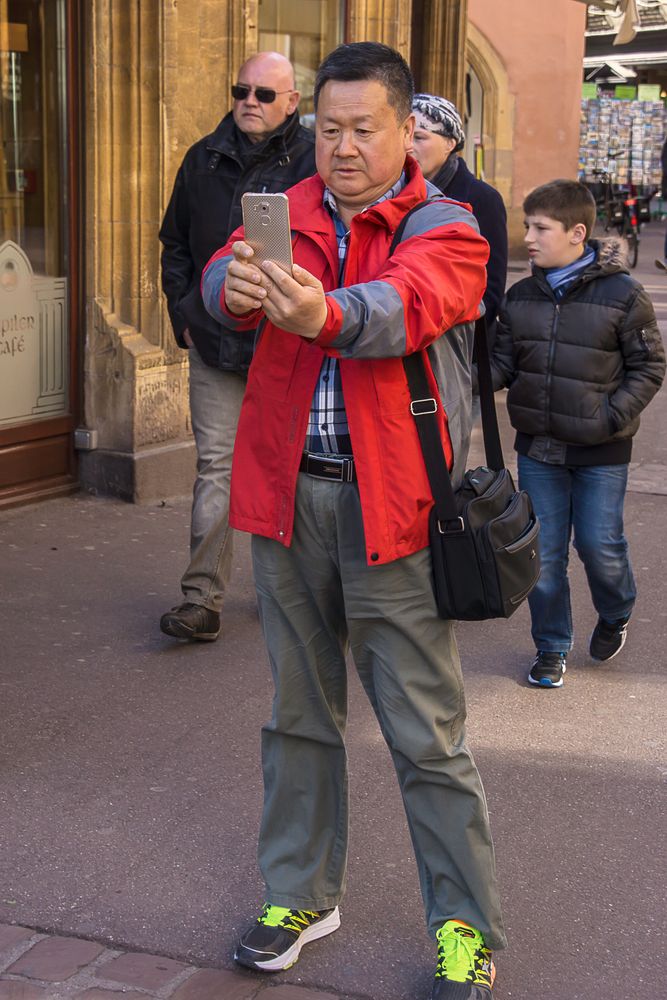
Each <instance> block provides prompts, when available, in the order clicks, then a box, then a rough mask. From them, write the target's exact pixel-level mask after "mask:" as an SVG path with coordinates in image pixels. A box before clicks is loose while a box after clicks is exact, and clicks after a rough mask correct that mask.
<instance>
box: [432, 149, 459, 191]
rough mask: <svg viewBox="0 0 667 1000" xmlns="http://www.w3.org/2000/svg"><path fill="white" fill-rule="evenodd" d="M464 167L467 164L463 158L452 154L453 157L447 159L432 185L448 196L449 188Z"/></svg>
mask: <svg viewBox="0 0 667 1000" xmlns="http://www.w3.org/2000/svg"><path fill="white" fill-rule="evenodd" d="M462 167H465V164H464V162H463V160H462V159H461V157H460V156H457V155H456V153H452V154H451V156H448V157H447V159H446V160H445V162H444V163H443V165H442V166H441V167H440V170H438V172H437V174H436V175H435V177H433V179H432V180H431V184H435V186H436V187H437V188H439V189H440V191H442V193H443V194H446V193H447V188H448V187H449V185H450V184H451V183H452V181H453V180H454V178H455V177H456V176H457V174H459V171H461V168H462Z"/></svg>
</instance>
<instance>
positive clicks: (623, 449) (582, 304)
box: [491, 240, 665, 465]
mask: <svg viewBox="0 0 667 1000" xmlns="http://www.w3.org/2000/svg"><path fill="white" fill-rule="evenodd" d="M591 245H592V246H594V247H595V248H596V250H597V251H598V255H597V258H596V260H595V262H594V263H593V264H591V265H589V266H588V267H587V268H586V269H585V270H584V271H583V273H582V274H581V275H579V277H578V278H576V279H575V280H574V282H573V283H572V285H570V287H569V288H568V289H567V290H566V292H565V294H564V296H563V298H562V299H560V300H559V301H557V300H556V297H555V296H554V293H553V291H552V290H551V287H550V286H549V284H548V282H547V280H546V277H545V274H544V271H542V270H541V269H540V268H538V267H536V268H535V269H534V271H533V274H532V275H531V276H530V277H528V278H524V279H523V280H521V281H518V282H517V283H516V284H515V285H513V286H512V287H511V288H510V290H509V291H508V293H507V295H506V296H505V299H504V301H503V303H502V306H501V309H500V318H499V321H498V336H497V339H496V344H495V347H494V351H493V355H492V360H491V365H492V370H493V379H494V387H495V388H500V387H501V386H503V385H508V386H509V392H508V395H507V409H508V411H509V416H510V420H511V423H512V426H513V427H514V428H515V430H516V431H517V437H516V442H515V447H516V449H517V451H518V452H520V453H521V454H524V455H529V456H530V457H531V458H535V459H537V460H538V461H542V462H549V463H553V464H565V465H614V464H621V463H623V462H629V461H630V454H631V450H632V437H633V435H634V434H635V433H636V432H637V429H638V427H639V414H640V413H641V411H642V410H643V409H644V407H645V406H646V405H647V404H648V403H649V402H650V401H651V399H652V398H653V396H654V395H655V393H656V392H657V391H658V389H659V388H660V386H661V384H662V381H663V379H664V376H665V350H664V347H663V343H662V337H661V335H660V331H659V329H658V324H657V323H656V319H655V313H654V312H653V306H652V305H651V300H650V299H649V297H648V294H647V293H646V291H645V290H644V289H643V288H642V286H641V285H640V284H639V283H638V282H637V281H635V279H634V278H632V277H630V274H629V273H628V270H627V268H626V266H625V264H624V262H623V258H622V254H621V246H620V243H619V242H618V241H617V240H609V241H605V242H603V243H601V242H598V241H596V240H591Z"/></svg>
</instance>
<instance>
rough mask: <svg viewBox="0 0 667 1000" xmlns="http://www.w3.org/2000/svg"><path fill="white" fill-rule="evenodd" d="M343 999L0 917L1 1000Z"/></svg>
mask: <svg viewBox="0 0 667 1000" xmlns="http://www.w3.org/2000/svg"><path fill="white" fill-rule="evenodd" d="M70 997H78V998H79V1000H114V998H115V1000H119V998H120V997H122V998H123V1000H344V998H342V997H339V995H336V996H334V995H333V994H331V993H322V992H321V991H320V990H311V989H307V988H303V987H301V986H297V985H293V984H289V985H282V986H276V987H271V986H267V981H266V979H265V978H263V977H260V976H254V975H253V974H252V973H248V974H247V975H242V974H239V973H234V972H227V971H225V970H221V969H197V968H196V967H195V966H192V965H187V964H185V963H183V962H175V961H173V960H172V959H169V958H165V957H164V956H161V955H146V954H140V953H131V952H125V953H124V952H120V951H117V950H112V949H109V948H104V947H103V946H102V945H99V944H96V943H94V942H93V941H84V940H81V939H79V938H71V937H70V938H68V937H60V936H54V937H49V936H46V935H43V934H38V933H35V931H33V930H30V929H29V928H26V927H20V926H14V925H10V924H2V925H0V1000H65V998H68V1000H69V998H70Z"/></svg>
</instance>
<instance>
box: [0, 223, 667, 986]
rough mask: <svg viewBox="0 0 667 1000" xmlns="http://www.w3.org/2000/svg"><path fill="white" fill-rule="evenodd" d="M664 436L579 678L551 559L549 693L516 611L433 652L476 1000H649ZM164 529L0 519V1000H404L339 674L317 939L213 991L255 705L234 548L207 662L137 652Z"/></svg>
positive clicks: (50, 510) (154, 617)
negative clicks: (497, 940) (461, 786)
mask: <svg viewBox="0 0 667 1000" xmlns="http://www.w3.org/2000/svg"><path fill="white" fill-rule="evenodd" d="M663 231H664V230H663V227H655V229H654V231H653V232H651V229H650V228H649V229H648V230H647V231H646V234H645V239H644V242H643V243H642V247H641V249H640V268H639V270H638V272H637V274H638V277H639V278H640V280H644V281H646V282H647V284H648V286H649V287H650V289H651V294H653V295H655V301H656V303H657V304H658V305H659V316H660V317H661V319H662V320H663V321H667V276H662V275H661V274H660V273H659V272H657V271H655V270H654V268H653V257H654V256H656V255H657V252H656V251H657V250H658V247H659V245H660V242H661V237H662V232H663ZM653 244H655V245H653ZM502 422H503V435H504V439H505V446H506V453H507V456H508V458H510V457H511V455H512V451H511V440H512V436H511V432H510V431H509V428H508V426H507V421H506V419H505V418H503V421H502ZM665 426H667V391H666V390H663V391H662V392H661V393H660V394H659V396H658V397H657V399H656V400H655V401H654V402H653V404H652V405H651V407H650V408H649V409H648V411H647V412H646V414H645V416H644V418H643V420H642V430H641V432H640V435H639V438H638V440H637V444H636V447H635V451H634V453H633V467H632V474H631V486H630V492H629V494H628V500H627V516H626V527H627V533H628V536H629V539H630V546H631V552H632V557H633V564H634V568H635V573H636V576H637V580H638V587H639V601H638V604H637V608H636V611H635V614H634V616H633V621H632V627H631V629H630V631H629V635H628V642H627V644H626V647H625V649H624V650H623V653H622V654H621V655H620V656H619V657H617V658H616V659H614V660H613V661H610V662H609V663H607V664H599V665H595V664H594V663H593V662H592V661H591V660H590V658H589V657H588V652H587V641H588V636H589V634H590V631H591V628H592V626H593V624H594V621H595V614H594V612H593V609H592V608H591V606H590V601H589V598H588V595H587V588H586V583H585V579H584V576H583V572H582V570H581V566H580V565H579V563H578V560H577V559H576V557H575V556H574V555H573V557H572V580H573V608H574V617H575V624H576V629H577V635H576V640H575V648H574V650H573V653H572V655H571V657H570V659H569V661H568V672H567V679H566V683H565V686H564V688H563V689H562V690H561V691H554V692H544V691H536V690H534V689H532V688H530V687H529V686H528V685H527V684H526V682H525V674H526V670H527V665H528V663H529V662H530V658H531V656H532V644H531V639H530V629H529V619H528V613H527V609H526V608H522V609H521V610H520V611H519V612H518V613H517V614H516V615H515V616H514V617H513V618H512V619H510V620H509V621H508V622H485V623H480V624H475V623H462V624H460V625H459V626H458V627H457V636H458V641H459V646H460V650H461V659H462V664H463V670H464V673H465V677H466V691H467V703H468V714H469V720H468V722H469V724H468V733H469V742H470V745H471V747H472V749H473V751H474V753H475V757H476V760H477V763H478V765H479V768H480V771H481V774H482V777H483V780H484V783H485V787H486V792H487V798H488V802H489V809H490V814H491V822H492V828H493V833H494V839H495V844H496V852H497V859H498V872H499V878H500V883H501V892H502V898H503V902H504V909H505V917H506V922H507V925H508V936H509V940H510V947H509V949H508V951H507V952H505V953H501V954H499V955H498V956H497V965H498V980H497V985H496V988H495V990H494V1000H599V998H600V997H602V996H605V997H607V996H608V997H613V998H614V1000H637V998H638V997H642V998H644V997H646V998H650V1000H657V998H658V997H659V996H662V995H664V972H663V970H662V963H661V961H660V958H659V956H662V955H663V954H664V953H665V951H666V950H667V939H666V928H665V919H664V916H665V895H664V863H663V860H662V855H663V854H664V852H663V851H661V850H660V845H661V844H662V843H663V842H664V813H663V811H662V803H663V802H664V798H663V796H664V779H665V774H667V759H666V757H665V732H666V727H665V712H664V705H665V687H666V681H665V672H664V665H665V649H666V648H667V609H666V608H665V598H664V593H665V589H664V572H663V569H662V562H663V560H662V558H661V554H662V552H664V550H665V545H666V544H667V435H665V433H664V428H665ZM478 453H479V440H478V439H477V440H476V443H475V454H478ZM188 520H189V504H188V501H187V500H179V501H170V500H165V501H164V502H163V503H158V504H154V505H151V506H143V507H140V506H132V505H128V504H124V503H121V502H119V501H115V500H110V499H104V498H98V497H90V496H86V495H84V494H79V495H77V496H73V497H67V498H62V499H58V500H54V501H50V502H48V503H44V504H41V505H39V506H33V507H25V508H18V509H15V510H10V511H6V512H4V513H0V566H1V567H2V570H1V571H0V591H1V594H0V628H1V629H2V637H3V638H2V642H1V644H0V733H2V738H1V739H0V1000H37V998H47V1000H65V998H70V997H86V998H87V1000H102V998H104V1000H110V998H113V997H114V996H119V995H120V996H123V997H129V998H130V1000H139V997H143V998H145V997H149V998H154V1000H172V998H178V1000H257V998H260V1000H428V997H429V996H430V988H431V981H432V975H433V967H434V947H433V944H432V942H430V940H429V939H428V937H427V936H426V933H425V931H424V927H423V913H422V907H421V900H420V898H419V892H418V888H417V877H416V871H415V865H414V860H413V857H412V851H411V845H410V838H409V833H408V830H407V825H406V822H405V818H404V815H403V811H402V805H401V801H400V797H399V794H398V791H397V788H396V782H395V778H394V775H393V772H392V768H391V762H390V758H389V755H388V753H387V751H386V748H385V747H384V744H383V741H382V739H381V737H380V735H379V733H378V729H377V725H376V723H375V720H374V718H373V715H372V712H371V710H370V708H369V706H368V703H367V701H366V699H365V697H364V695H363V691H362V689H361V686H360V684H359V682H358V679H357V678H356V675H355V673H354V670H353V669H351V670H350V722H349V758H350V771H351V807H352V808H351V843H350V857H349V865H348V889H347V893H346V896H345V899H344V901H343V904H342V906H341V911H342V918H343V922H342V925H341V928H340V930H339V931H337V933H336V934H334V935H332V936H331V937H330V938H327V939H325V940H323V941H321V942H316V943H313V944H312V945H309V946H308V948H306V949H305V950H304V952H303V955H302V957H301V959H300V960H299V962H298V963H297V964H296V965H295V966H294V967H293V968H292V969H290V970H288V971H287V972H285V973H281V974H279V975H277V976H275V977H271V978H264V977H261V976H259V975H255V974H253V973H247V974H246V973H244V972H243V971H239V970H237V969H235V968H234V963H233V960H232V958H231V955H232V952H233V948H234V944H235V942H236V940H237V938H238V935H239V933H240V932H242V930H243V929H244V928H245V927H246V925H247V923H248V921H249V920H251V919H252V918H253V916H254V914H255V913H256V912H257V909H258V907H259V906H260V905H261V902H262V885H261V880H260V877H259V873H258V871H257V866H256V861H255V852H256V837H257V827H258V818H259V812H260V807H261V773H260V768H259V732H260V727H261V725H262V723H263V722H264V721H265V720H266V718H267V717H268V715H269V712H270V706H271V688H270V680H269V675H268V669H267V666H266V657H265V652H264V648H263V643H262V640H261V638H260V635H259V628H258V623H257V615H256V610H255V603H254V592H253V586H252V580H251V573H250V560H249V546H248V539H247V536H239V539H238V544H237V547H236V551H235V556H234V575H233V586H232V591H231V593H230V597H229V600H228V603H227V606H226V609H225V614H224V622H223V635H222V637H221V639H220V640H219V641H218V642H217V643H211V644H194V645H189V644H180V643H178V642H175V641H172V640H170V639H169V638H168V637H166V636H163V635H162V634H161V633H160V631H159V629H158V621H159V617H160V615H161V613H162V612H163V611H164V610H166V609H167V608H168V607H170V606H171V605H172V604H174V603H176V601H177V600H178V586H177V583H178V579H179V577H180V573H181V571H182V568H183V563H184V559H185V552H186V544H187V537H188ZM31 928H37V929H38V930H39V933H36V932H34V931H33V930H31ZM638 956H641V958H638ZM17 963H18V964H17Z"/></svg>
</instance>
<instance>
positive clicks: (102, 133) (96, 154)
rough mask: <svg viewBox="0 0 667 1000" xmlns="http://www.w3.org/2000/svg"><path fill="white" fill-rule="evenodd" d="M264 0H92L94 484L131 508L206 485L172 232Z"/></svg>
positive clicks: (88, 407)
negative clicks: (192, 163) (176, 304)
mask: <svg viewBox="0 0 667 1000" xmlns="http://www.w3.org/2000/svg"><path fill="white" fill-rule="evenodd" d="M256 11H257V0H244V2H239V3H221V2H219V0H178V3H176V2H175V0H95V2H94V3H93V2H92V0H88V4H87V7H86V25H85V29H86V38H87V40H88V44H89V52H90V58H89V61H88V63H87V67H86V78H85V87H86V94H87V101H86V123H85V125H86V127H85V130H84V135H85V136H86V137H87V144H86V148H85V150H84V153H85V156H86V190H87V192H88V194H87V200H86V206H85V213H84V215H85V219H86V233H85V246H86V249H87V260H86V349H85V366H84V367H85V371H84V379H85V387H84V392H85V423H86V426H87V427H89V428H91V429H92V430H95V431H97V449H96V450H95V451H90V452H82V453H81V455H80V458H81V463H80V468H81V477H82V481H83V484H84V486H88V487H89V488H94V489H99V490H100V491H102V492H105V493H113V494H116V495H119V496H122V497H124V498H125V499H128V500H150V499H154V498H158V497H162V496H169V495H176V494H182V493H187V492H189V491H190V489H191V487H192V483H193V480H194V447H193V444H192V440H191V437H190V428H189V408H188V390H187V356H186V354H185V353H184V352H183V351H180V350H179V349H178V348H177V347H176V345H175V343H174V340H173V337H172V333H171V329H170V326H169V321H168V317H167V313H166V309H165V307H164V302H163V296H162V292H161V289H160V263H159V256H160V244H159V241H158V230H159V226H160V220H161V217H162V214H163V212H164V208H165V206H166V203H167V200H168V198H169V196H170V194H171V189H172V185H173V181H174V176H175V173H176V170H177V168H178V165H179V164H180V161H181V159H182V157H183V155H184V153H185V151H186V150H187V148H188V146H189V145H191V144H192V143H193V142H194V141H196V140H197V139H198V138H200V137H201V136H202V135H205V134H207V133H208V132H211V131H212V130H213V129H214V128H215V126H216V124H217V123H218V121H219V120H220V119H221V118H222V117H223V115H224V114H225V113H226V112H227V111H228V110H229V107H230V101H229V97H228V95H229V86H230V83H231V81H232V77H233V76H234V74H235V72H236V69H237V68H238V66H239V65H240V63H241V62H242V61H243V59H244V58H245V57H246V55H247V54H249V53H250V52H252V51H255V49H256V38H257V19H256Z"/></svg>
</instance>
